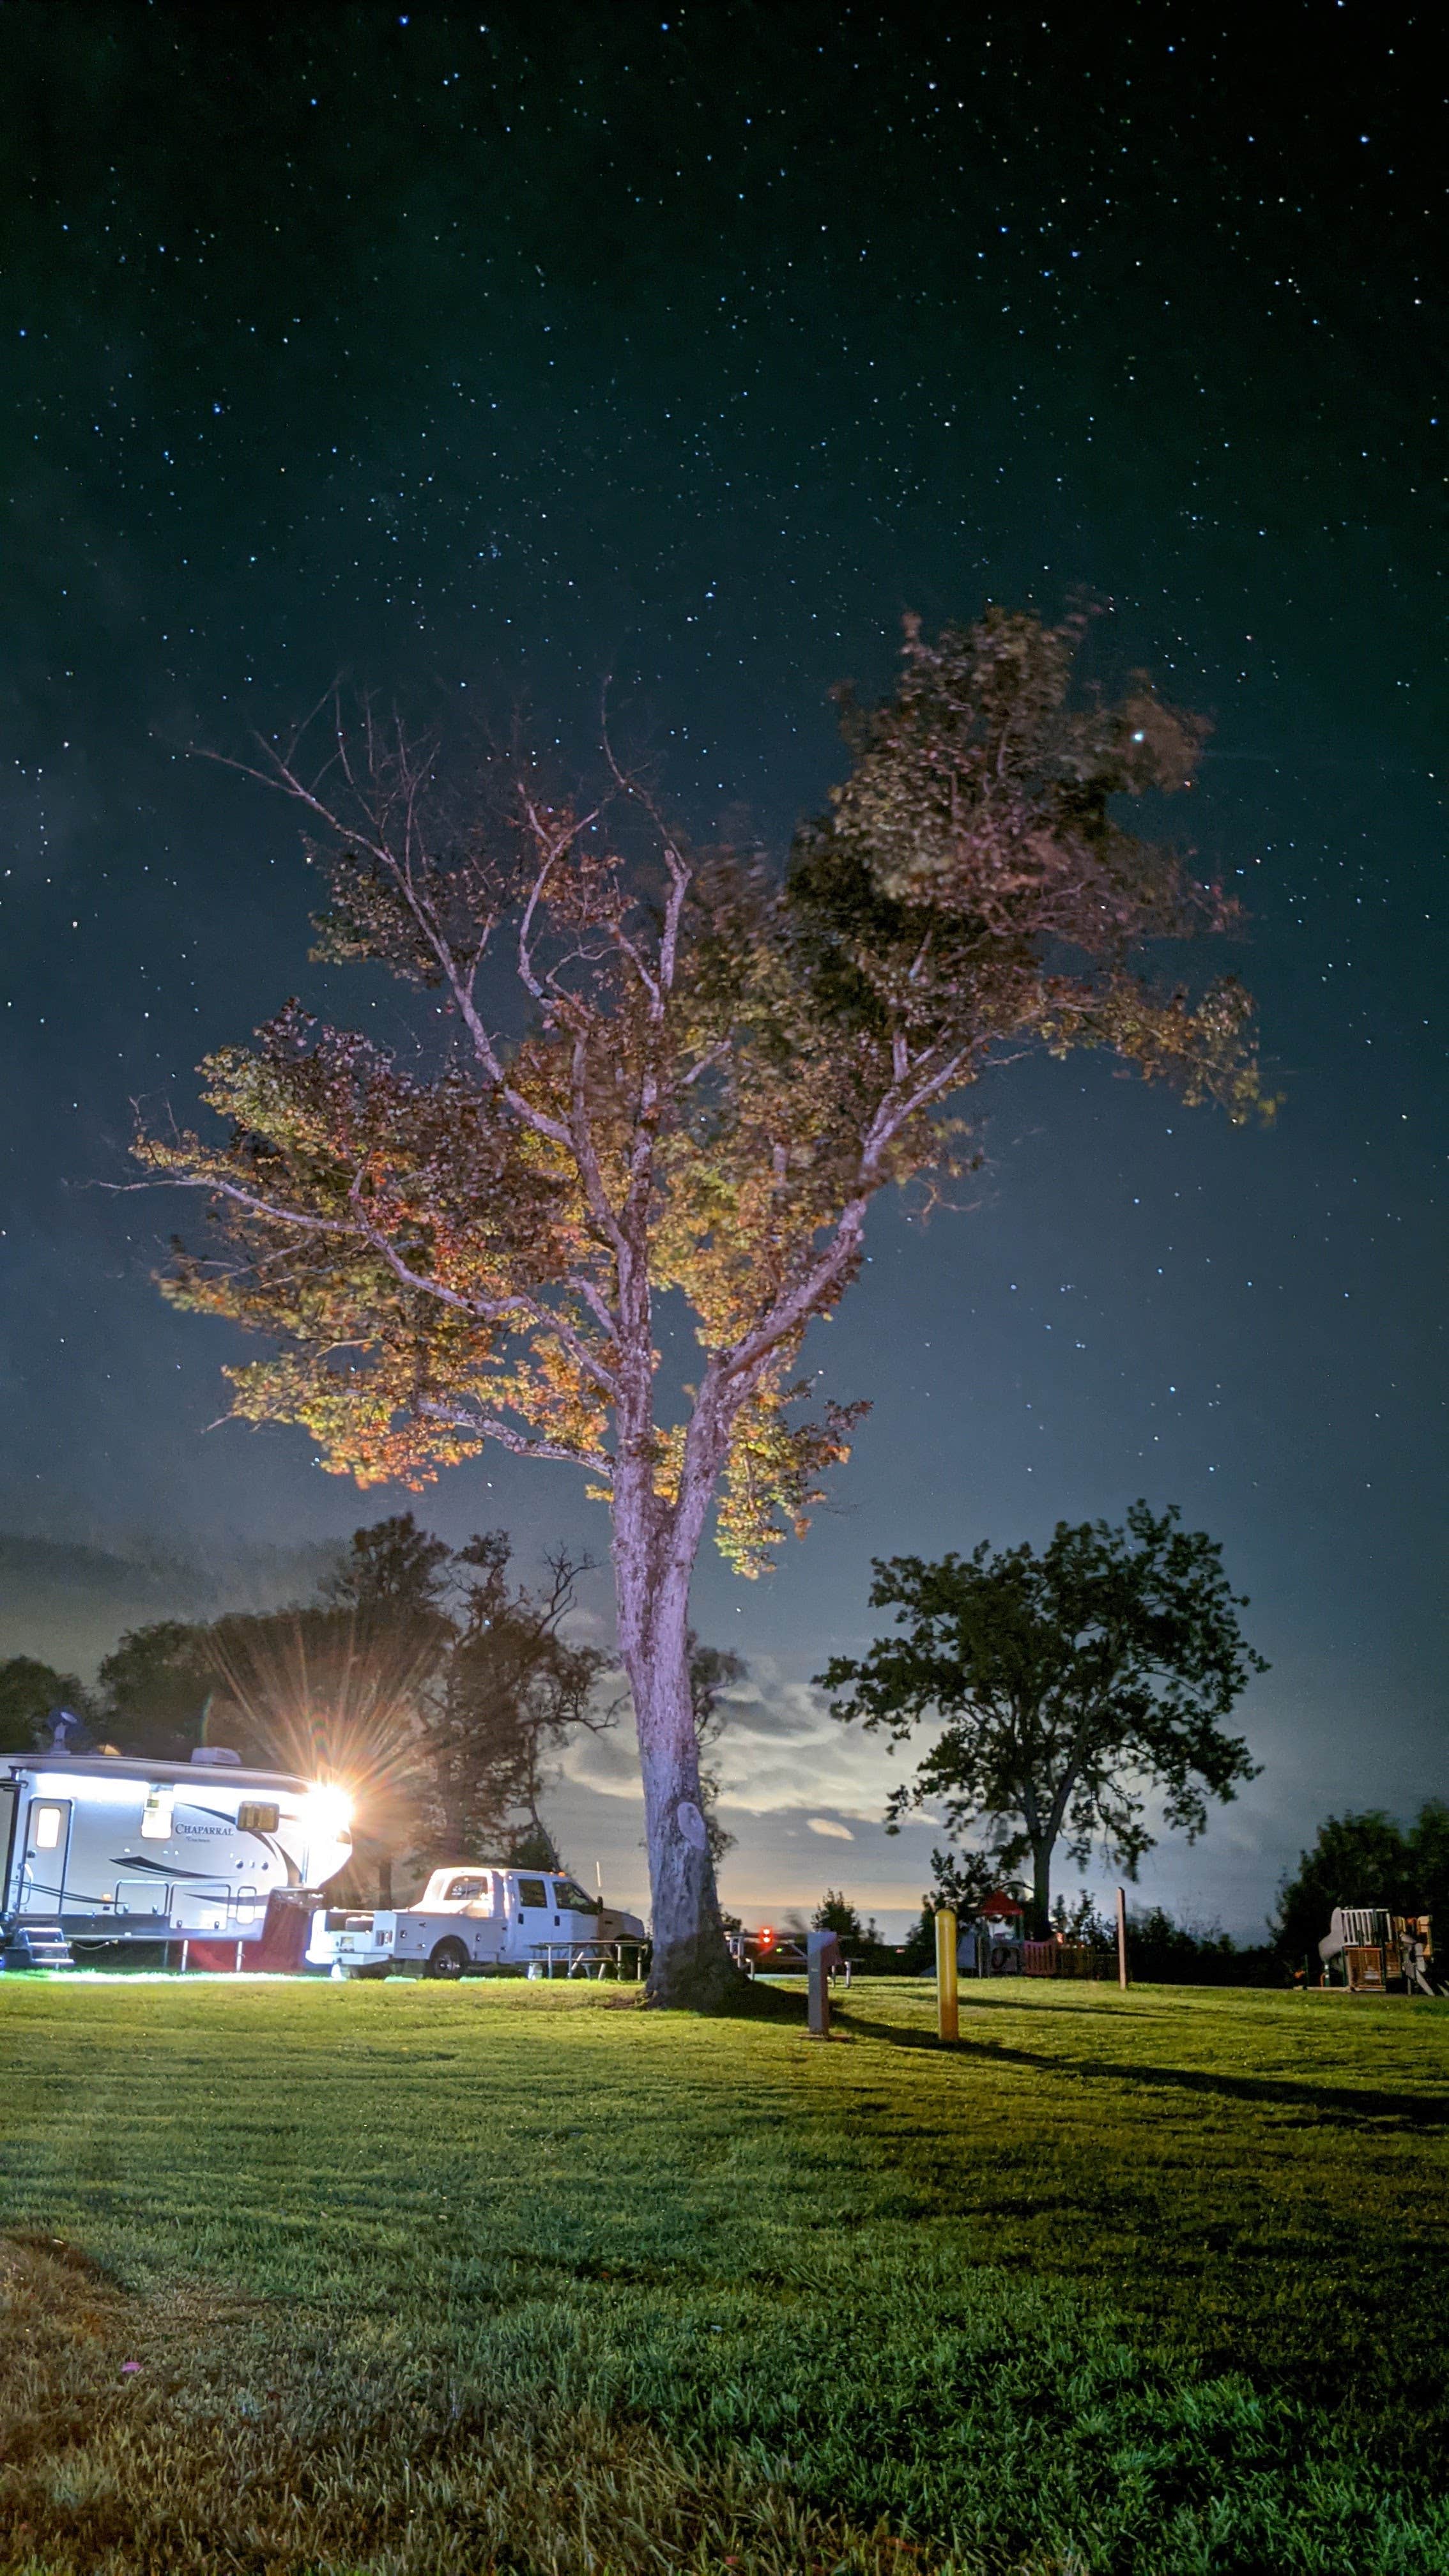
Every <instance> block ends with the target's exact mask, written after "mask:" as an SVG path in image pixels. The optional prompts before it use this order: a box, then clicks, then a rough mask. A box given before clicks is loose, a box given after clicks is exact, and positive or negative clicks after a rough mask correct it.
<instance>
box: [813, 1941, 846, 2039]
mask: <svg viewBox="0 0 1449 2576" xmlns="http://www.w3.org/2000/svg"><path fill="white" fill-rule="evenodd" d="M805 1959H806V1965H807V1967H808V1969H809V1975H810V2036H811V2038H812V2039H828V2038H829V2037H830V1971H831V1969H832V1968H838V1967H839V1966H840V1943H839V1941H838V1940H837V1939H836V1937H835V1934H834V1933H833V1932H807V1933H806V1935H805Z"/></svg>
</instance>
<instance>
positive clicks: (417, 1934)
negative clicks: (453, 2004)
mask: <svg viewBox="0 0 1449 2576" xmlns="http://www.w3.org/2000/svg"><path fill="white" fill-rule="evenodd" d="M646 1937H647V1936H646V1934H645V1930H644V1926H643V1924H642V1923H641V1922H640V1920H639V1917H638V1915H637V1914H621V1913H620V1912H619V1911H618V1909H617V1908H616V1907H614V1906H606V1905H602V1904H601V1903H600V1901H599V1899H598V1898H597V1897H593V1896H586V1895H585V1893H584V1890H583V1889H582V1888H581V1887H578V1886H576V1885H575V1883H574V1881H573V1880H572V1879H571V1878H559V1877H556V1876H554V1875H551V1874H545V1873H544V1872H542V1871H539V1872H534V1871H532V1870H518V1869H509V1868H507V1867H505V1866H503V1865H501V1864H497V1863H480V1862H477V1861H463V1862H460V1861H454V1862H452V1863H451V1864H450V1866H449V1867H448V1868H447V1869H435V1870H434V1872H433V1874H432V1877H431V1878H430V1879H429V1881H428V1883H427V1886H426V1887H425V1888H424V1890H423V1892H422V1895H421V1896H420V1897H419V1898H418V1901H417V1903H416V1905H406V1906H400V1907H398V1908H397V1909H395V1910H394V1911H391V1912H388V1913H379V1914H348V1915H346V1916H345V1917H344V1918H343V1920H342V1921H341V1923H340V1924H339V1925H338V1927H337V1929H336V1931H335V1932H333V1933H332V1934H331V1935H330V1941H331V1949H332V1956H333V1962H334V1973H335V1972H336V1971H337V1970H340V1971H341V1973H342V1975H343V1976H344V1977H385V1976H387V1975H388V1974H389V1972H390V1971H391V1970H392V1969H393V1968H411V1969H413V1970H418V1969H421V1971H422V1973H423V1975H424V1976H425V1977H467V1976H475V1975H477V1974H478V1973H479V1972H480V1971H481V1970H483V1969H486V1968H514V1969H518V1968H523V1969H526V1970H527V1971H528V1973H529V1974H530V1975H545V1976H547V1975H552V1974H553V1973H554V1972H555V1971H557V1973H558V1974H559V1975H561V1976H567V1975H575V1976H577V1975H587V1976H601V1975H603V1974H605V1973H606V1971H608V1970H610V1969H614V1970H617V1971H620V1972H623V1973H635V1974H637V1966H638V1956H639V1953H640V1952H641V1951H642V1949H643V1947H644V1943H645V1940H646Z"/></svg>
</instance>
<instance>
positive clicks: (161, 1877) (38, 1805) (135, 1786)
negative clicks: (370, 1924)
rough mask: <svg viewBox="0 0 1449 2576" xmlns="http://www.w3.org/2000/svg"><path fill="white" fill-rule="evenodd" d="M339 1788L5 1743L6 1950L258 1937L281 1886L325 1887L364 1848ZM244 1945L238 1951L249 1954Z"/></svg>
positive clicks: (59, 1957) (1, 1923)
mask: <svg viewBox="0 0 1449 2576" xmlns="http://www.w3.org/2000/svg"><path fill="white" fill-rule="evenodd" d="M350 1817H351V1805H350V1802H349V1800H348V1799H347V1798H346V1797H345V1796H344V1795H343V1793H342V1792H341V1791H340V1790H338V1789H332V1788H325V1787H319V1786H315V1785H313V1784H311V1783H309V1782H308V1781H306V1780H297V1779H293V1778H292V1777H291V1776H290V1774H288V1773H287V1772H283V1771H252V1770H248V1769H247V1768H246V1767H245V1766H244V1765H243V1764H242V1763H240V1762H239V1761H238V1760H237V1757H236V1756H235V1754H230V1755H228V1754H225V1753H223V1752H222V1751H221V1750H220V1748H216V1747H207V1746H203V1747H202V1748H201V1749H200V1750H199V1751H198V1752H196V1753H194V1754H193V1755H192V1758H191V1760H190V1762H147V1761H144V1760H133V1759H132V1758H131V1757H130V1756H129V1755H125V1754H115V1753H36V1754H29V1755H23V1754H11V1755H9V1756H5V1755H0V1962H3V1960H4V1959H5V1957H6V1955H7V1953H8V1955H9V1958H10V1961H11V1964H13V1965H16V1966H22V1965H29V1964H41V1963H42V1962H49V1963H54V1964H58V1965H63V1964H65V1961H66V1959H67V1957H68V1956H69V1955H70V1951H71V1946H72V1945H84V1944H85V1943H88V1942H113V1941H122V1942H136V1941H185V1940H187V1939H192V1940H213V1941H215V1940H224V1941H228V1942H233V1941H234V1942H237V1943H239V1944H247V1943H251V1942H256V1941H260V1939H261V1937H262V1933H263V1930H264V1929H265V1926H266V1920H267V1907H268V1903H269V1900H270V1899H271V1897H272V1896H273V1895H276V1894H283V1893H285V1892H286V1891H287V1890H289V1889H294V1890H297V1891H298V1897H299V1901H300V1900H301V1896H302V1893H303V1892H305V1891H309V1890H312V1889H320V1888H322V1887H324V1886H325V1885H326V1883H327V1881H328V1879H329V1878H334V1877H335V1876H336V1874H337V1872H338V1870H339V1869H341V1868H342V1866H343V1864H344V1862H345V1861H346V1860H347V1858H348V1856H349V1854H350V1852H351V1850H352V1835H351V1832H350V1830H349V1823H350ZM238 1957H240V1952H238Z"/></svg>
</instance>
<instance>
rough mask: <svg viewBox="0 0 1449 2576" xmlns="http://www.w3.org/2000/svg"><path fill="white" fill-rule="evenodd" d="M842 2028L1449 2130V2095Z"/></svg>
mask: <svg viewBox="0 0 1449 2576" xmlns="http://www.w3.org/2000/svg"><path fill="white" fill-rule="evenodd" d="M836 2011H837V2013H838V2015H839V2018H840V2020H841V2021H842V2023H844V2024H846V2025H847V2026H848V2028H850V2029H851V2030H854V2031H858V2032H859V2033H860V2034H861V2036H862V2037H863V2038H869V2039H883V2040H884V2041H885V2042H886V2043H887V2045H888V2046H889V2047H891V2048H923V2049H927V2050H929V2051H930V2052H931V2053H932V2055H934V2056H938V2057H951V2058H956V2059H960V2058H963V2057H967V2058H979V2059H981V2060H983V2061H984V2062H985V2063H986V2064H987V2065H990V2066H1003V2065H1004V2066H1020V2067H1024V2068H1026V2069H1028V2070H1029V2071H1030V2072H1031V2073H1032V2074H1036V2075H1054V2076H1057V2077H1061V2076H1072V2077H1075V2078H1078V2079H1079V2080H1080V2081H1082V2082H1083V2083H1104V2082H1105V2083H1109V2084H1127V2085H1134V2086H1136V2087H1138V2088H1139V2089H1140V2090H1142V2091H1145V2092H1163V2091H1168V2092H1179V2093H1197V2094H1202V2095H1205V2096H1207V2097H1208V2098H1209V2099H1211V2100H1216V2101H1221V2102H1241V2103H1245V2104H1252V2105H1253V2106H1255V2107H1256V2108H1258V2109H1264V2108H1277V2109H1280V2110H1285V2111H1301V2112H1304V2113H1306V2114H1310V2115H1312V2116H1313V2117H1315V2118H1317V2119H1325V2120H1331V2121H1334V2122H1337V2123H1338V2124H1339V2125H1341V2126H1343V2127H1346V2128H1363V2127H1368V2126H1370V2125H1381V2124H1383V2123H1391V2124H1392V2125H1393V2126H1395V2127H1398V2128H1406V2129H1443V2128H1449V2094H1430V2093H1407V2092H1403V2093H1391V2092H1389V2091H1387V2090H1385V2089H1384V2088H1383V2087H1381V2086H1370V2085H1363V2086H1357V2085H1355V2086H1347V2085H1330V2084H1305V2083H1300V2082H1297V2081H1294V2080H1293V2079H1292V2078H1287V2077H1282V2076H1276V2075H1226V2074H1217V2073H1212V2072H1208V2071H1206V2070H1204V2069H1201V2068H1198V2067H1189V2066H1123V2065H1120V2064H1118V2063H1116V2062H1114V2061H1113V2060H1112V2059H1110V2058H1092V2059H1081V2058H1075V2059H1071V2060H1068V2059H1064V2058H1061V2057H1054V2056H1051V2055H1049V2054H1048V2052H1047V2051H1046V2050H1045V2049H1035V2048H1013V2047H1010V2046H1009V2045H1008V2044H1007V2042H1006V2041H1004V2040H998V2039H979V2040H978V2039H958V2040H955V2041H942V2040H939V2039H937V2038H936V2037H935V2035H934V2033H932V2032H931V2031H925V2030H903V2029H902V2028H901V2027H900V2025H899V2024H898V2023H896V2022H887V2021H872V2020H869V2019H867V2017H866V2015H865V2014H863V2013H858V2012H853V2011H851V2009H850V2007H849V2006H848V2005H844V2004H841V2005H837V2006H836Z"/></svg>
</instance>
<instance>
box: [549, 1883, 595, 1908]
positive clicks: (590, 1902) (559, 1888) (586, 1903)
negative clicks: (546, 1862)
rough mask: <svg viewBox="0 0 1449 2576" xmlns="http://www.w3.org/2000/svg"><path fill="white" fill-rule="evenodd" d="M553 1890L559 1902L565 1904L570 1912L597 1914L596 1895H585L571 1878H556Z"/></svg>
mask: <svg viewBox="0 0 1449 2576" xmlns="http://www.w3.org/2000/svg"><path fill="white" fill-rule="evenodd" d="M554 1891H555V1894H556V1896H557V1899H558V1902H559V1904H560V1905H566V1906H567V1907H568V1910H569V1912H570V1914H597V1913H598V1912H599V1910H600V1908H599V1899H598V1898H597V1896H588V1895H586V1894H585V1892H584V1890H583V1889H582V1888H581V1887H579V1886H578V1885H577V1884H576V1883H575V1881H574V1880H573V1879H571V1878H556V1879H555V1880H554Z"/></svg>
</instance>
